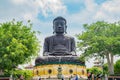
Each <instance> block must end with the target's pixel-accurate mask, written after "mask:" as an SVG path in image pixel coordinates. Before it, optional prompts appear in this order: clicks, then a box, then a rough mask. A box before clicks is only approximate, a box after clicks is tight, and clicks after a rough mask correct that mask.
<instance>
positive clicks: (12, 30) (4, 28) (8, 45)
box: [0, 20, 40, 70]
mask: <svg viewBox="0 0 120 80" xmlns="http://www.w3.org/2000/svg"><path fill="white" fill-rule="evenodd" d="M31 28H32V24H31V23H30V21H28V23H27V24H26V25H24V24H23V23H22V21H15V20H13V21H10V22H5V23H0V69H2V70H5V69H7V70H11V69H12V68H13V67H16V66H18V64H23V63H25V62H26V61H29V60H30V59H31V57H32V56H35V55H37V54H38V51H39V49H40V45H39V44H40V43H39V41H38V39H37V37H36V32H35V31H32V30H31Z"/></svg>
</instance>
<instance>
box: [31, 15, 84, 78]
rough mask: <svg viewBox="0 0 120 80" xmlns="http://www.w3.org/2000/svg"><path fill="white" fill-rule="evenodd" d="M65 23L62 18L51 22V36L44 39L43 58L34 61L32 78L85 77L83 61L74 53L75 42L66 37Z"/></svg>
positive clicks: (71, 38)
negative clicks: (73, 75) (75, 75)
mask: <svg viewBox="0 0 120 80" xmlns="http://www.w3.org/2000/svg"><path fill="white" fill-rule="evenodd" d="M66 24H67V22H66V20H65V19H64V18H63V17H57V18H55V19H54V20H53V34H54V35H52V36H50V37H47V38H45V41H44V47H43V56H41V57H40V56H38V57H37V58H36V59H35V67H34V71H33V72H34V76H40V77H41V78H51V80H52V78H54V80H55V79H57V78H58V79H61V78H62V75H63V76H64V77H65V78H66V79H67V78H68V77H71V76H72V74H77V75H79V76H85V77H86V68H85V61H81V60H80V59H79V57H78V56H77V55H76V52H75V48H76V47H75V40H74V38H73V37H70V36H67V35H66V29H67V25H66Z"/></svg>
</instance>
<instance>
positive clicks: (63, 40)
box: [53, 37, 69, 46]
mask: <svg viewBox="0 0 120 80" xmlns="http://www.w3.org/2000/svg"><path fill="white" fill-rule="evenodd" d="M68 43H69V40H68V39H67V38H66V37H55V38H54V39H53V45H64V46H65V45H67V44H68Z"/></svg>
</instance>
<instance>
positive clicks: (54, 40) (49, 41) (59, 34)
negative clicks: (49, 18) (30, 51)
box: [43, 17, 76, 56]
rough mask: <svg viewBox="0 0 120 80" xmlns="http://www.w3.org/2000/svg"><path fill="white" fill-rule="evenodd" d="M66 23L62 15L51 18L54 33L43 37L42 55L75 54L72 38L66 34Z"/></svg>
mask: <svg viewBox="0 0 120 80" xmlns="http://www.w3.org/2000/svg"><path fill="white" fill-rule="evenodd" d="M66 23H67V22H66V20H65V19H64V18H63V17H57V18H55V19H54V20H53V30H54V31H53V33H54V35H53V36H50V37H47V38H45V41H44V50H43V55H44V56H48V55H51V56H63V55H76V53H75V41H74V38H73V37H69V36H66V29H67V25H66Z"/></svg>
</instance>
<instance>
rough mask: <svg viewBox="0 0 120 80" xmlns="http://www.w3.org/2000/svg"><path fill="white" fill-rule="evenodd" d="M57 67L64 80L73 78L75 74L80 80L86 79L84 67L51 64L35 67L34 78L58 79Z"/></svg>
mask: <svg viewBox="0 0 120 80" xmlns="http://www.w3.org/2000/svg"><path fill="white" fill-rule="evenodd" d="M59 67H61V70H62V71H61V73H62V76H64V78H71V77H74V76H75V74H77V75H78V76H79V77H81V78H84V79H86V78H87V71H86V67H85V66H81V65H73V64H51V65H40V66H36V67H34V70H33V75H34V77H41V78H58V73H59V71H58V68H59ZM50 71H51V72H50Z"/></svg>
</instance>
